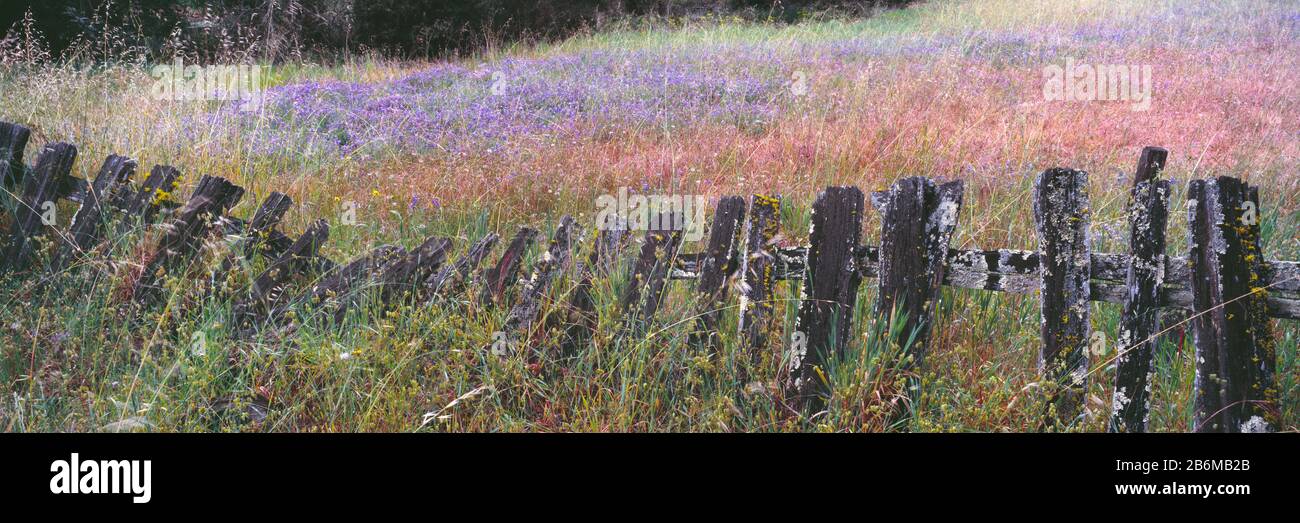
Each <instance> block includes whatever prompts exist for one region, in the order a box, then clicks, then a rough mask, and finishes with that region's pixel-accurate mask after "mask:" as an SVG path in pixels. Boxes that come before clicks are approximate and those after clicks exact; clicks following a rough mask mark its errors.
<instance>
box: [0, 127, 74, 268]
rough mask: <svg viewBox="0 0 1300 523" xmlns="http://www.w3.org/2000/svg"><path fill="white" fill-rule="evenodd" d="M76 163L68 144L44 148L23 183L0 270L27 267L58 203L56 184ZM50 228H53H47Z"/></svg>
mask: <svg viewBox="0 0 1300 523" xmlns="http://www.w3.org/2000/svg"><path fill="white" fill-rule="evenodd" d="M76 159H77V148H76V147H75V146H73V145H72V144H67V143H54V144H50V145H46V146H45V148H44V149H43V150H42V151H41V155H40V156H39V157H38V158H37V159H36V166H35V167H34V168H32V173H31V175H30V176H26V177H24V179H23V184H22V185H23V191H22V197H21V198H20V199H19V202H18V208H17V209H16V210H15V215H14V221H13V225H12V226H11V232H10V234H9V244H8V245H7V246H6V248H5V251H4V256H3V259H0V270H5V269H10V270H21V269H25V268H26V267H27V264H28V263H30V262H31V258H32V256H33V255H34V254H35V251H36V248H35V245H34V240H35V237H36V236H40V235H41V230H42V228H43V227H44V226H45V225H47V224H46V223H45V221H46V217H47V214H46V213H49V212H52V211H53V205H54V203H55V200H57V199H58V197H57V196H56V193H57V191H58V184H59V182H60V181H61V180H62V179H63V178H64V177H66V176H67V175H68V173H69V172H71V171H72V164H73V162H75V161H76ZM48 225H53V224H48Z"/></svg>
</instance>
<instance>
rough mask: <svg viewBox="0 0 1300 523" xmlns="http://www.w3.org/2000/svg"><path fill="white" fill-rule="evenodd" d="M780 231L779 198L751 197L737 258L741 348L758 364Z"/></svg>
mask: <svg viewBox="0 0 1300 523" xmlns="http://www.w3.org/2000/svg"><path fill="white" fill-rule="evenodd" d="M780 231H781V197H780V196H765V195H761V194H755V195H753V196H750V201H749V214H747V215H746V218H745V249H744V252H743V253H742V254H741V258H740V275H741V289H742V292H741V294H740V311H739V313H740V323H739V326H740V327H739V330H740V340H741V344H740V346H741V347H743V348H744V350H746V351H749V357H750V360H751V361H754V362H755V363H760V362H761V355H762V353H761V351H762V350H763V349H764V348H766V347H767V340H768V336H769V335H770V334H771V331H772V325H771V324H772V312H773V309H774V306H773V303H772V293H773V292H774V291H775V288H776V278H775V272H776V267H775V266H776V245H775V242H776V236H777V233H779V232H780Z"/></svg>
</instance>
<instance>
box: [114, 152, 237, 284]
mask: <svg viewBox="0 0 1300 523" xmlns="http://www.w3.org/2000/svg"><path fill="white" fill-rule="evenodd" d="M243 195H244V189H243V188H241V187H239V186H237V185H235V184H233V183H230V181H228V180H226V179H225V178H220V177H215V176H204V177H203V178H201V179H200V180H199V185H198V186H197V187H195V188H194V194H193V195H192V196H190V199H189V201H187V202H185V206H184V207H182V208H181V210H180V212H179V213H177V214H176V217H174V218H172V219H171V220H170V221H169V222H168V223H167V227H166V229H165V232H164V234H163V237H162V239H161V240H159V241H158V247H157V248H156V249H154V251H153V256H152V257H151V258H150V259H149V262H148V263H147V264H146V265H145V267H144V271H143V272H141V273H140V278H139V279H138V280H136V282H135V286H134V288H133V290H132V293H131V297H132V300H133V301H135V302H136V303H138V304H147V303H149V302H150V301H152V300H153V299H154V298H156V297H158V293H159V292H160V291H161V290H162V287H161V282H162V279H163V278H164V277H165V276H166V274H167V271H168V270H170V269H171V267H172V266H173V265H174V264H175V262H177V261H179V260H185V259H187V258H189V257H190V256H192V255H193V254H195V253H196V252H198V250H199V248H200V247H201V246H202V244H203V240H204V239H205V238H206V237H207V235H208V233H209V232H211V231H212V229H213V223H212V222H213V221H214V220H216V219H217V218H218V217H220V216H221V215H223V214H225V213H226V211H227V210H229V209H230V208H231V207H234V206H235V204H236V203H238V202H239V199H240V198H242V197H243Z"/></svg>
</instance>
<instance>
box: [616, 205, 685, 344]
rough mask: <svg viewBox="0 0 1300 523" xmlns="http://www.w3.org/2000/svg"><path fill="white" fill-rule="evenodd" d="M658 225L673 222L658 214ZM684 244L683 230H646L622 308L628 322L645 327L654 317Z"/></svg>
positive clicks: (666, 216) (624, 295)
mask: <svg viewBox="0 0 1300 523" xmlns="http://www.w3.org/2000/svg"><path fill="white" fill-rule="evenodd" d="M655 223H659V224H661V225H662V224H670V223H671V221H670V218H669V215H668V214H667V213H661V214H660V215H659V216H658V221H657V222H655ZM681 244H682V231H680V230H663V229H651V230H647V231H646V234H645V237H644V238H643V239H642V243H641V251H640V254H639V255H638V256H637V261H636V265H635V266H634V267H633V270H632V279H631V281H630V282H628V288H627V291H626V292H625V293H624V294H623V299H622V301H621V303H620V305H621V306H620V309H621V310H622V311H623V312H624V314H625V315H626V318H627V322H628V323H626V325H634V324H635V325H634V326H635V327H637V328H639V327H643V326H645V325H648V324H649V323H650V322H651V321H653V320H654V315H655V313H656V312H657V311H658V310H659V303H660V301H661V300H662V299H663V295H664V289H665V287H666V284H667V281H668V272H669V271H670V270H671V268H672V266H673V260H674V259H676V257H677V249H678V247H680V246H681Z"/></svg>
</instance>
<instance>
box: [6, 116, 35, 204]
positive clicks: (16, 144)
mask: <svg viewBox="0 0 1300 523" xmlns="http://www.w3.org/2000/svg"><path fill="white" fill-rule="evenodd" d="M31 134H32V133H31V131H29V130H28V129H27V128H26V127H23V126H21V125H15V124H11V123H8V122H0V187H3V188H5V189H8V188H10V187H14V186H15V185H17V183H18V180H19V179H21V178H22V177H23V171H24V170H26V168H27V167H26V166H25V165H23V151H25V150H26V149H27V140H28V138H30V137H31Z"/></svg>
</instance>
